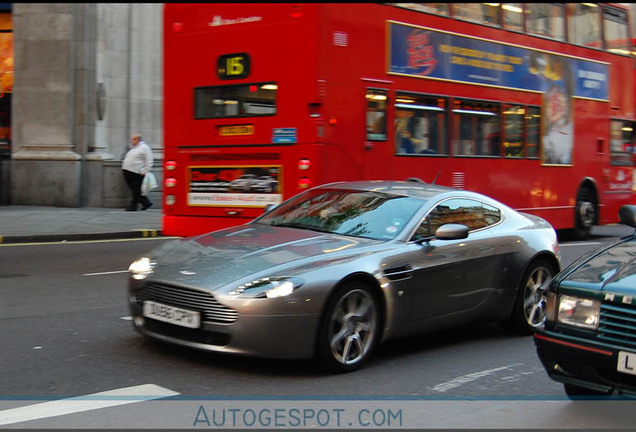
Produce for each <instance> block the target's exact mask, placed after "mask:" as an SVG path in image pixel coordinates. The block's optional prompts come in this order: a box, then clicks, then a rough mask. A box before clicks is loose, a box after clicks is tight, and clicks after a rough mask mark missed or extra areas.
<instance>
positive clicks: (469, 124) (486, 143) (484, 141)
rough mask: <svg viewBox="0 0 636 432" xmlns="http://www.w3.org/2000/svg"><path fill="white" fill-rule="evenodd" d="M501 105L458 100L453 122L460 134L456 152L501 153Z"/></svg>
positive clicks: (482, 154) (457, 139) (454, 144)
mask: <svg viewBox="0 0 636 432" xmlns="http://www.w3.org/2000/svg"><path fill="white" fill-rule="evenodd" d="M500 122H501V120H500V106H499V104H497V103H492V102H477V101H462V100H459V99H457V100H455V107H454V109H453V125H454V129H455V130H456V131H459V136H456V137H455V139H454V140H453V153H454V154H456V155H462V156H497V157H498V156H500V155H501V124H500Z"/></svg>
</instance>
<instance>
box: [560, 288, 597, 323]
mask: <svg viewBox="0 0 636 432" xmlns="http://www.w3.org/2000/svg"><path fill="white" fill-rule="evenodd" d="M600 315H601V303H600V302H599V301H597V300H591V299H586V298H581V297H573V296H567V295H563V296H560V297H559V303H558V308H557V321H558V322H560V323H563V324H568V325H571V326H575V327H582V328H586V329H590V330H596V329H597V328H598V321H599V317H600Z"/></svg>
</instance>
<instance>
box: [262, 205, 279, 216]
mask: <svg viewBox="0 0 636 432" xmlns="http://www.w3.org/2000/svg"><path fill="white" fill-rule="evenodd" d="M275 208H276V204H267V205H266V206H265V208H264V209H263V210H264V211H263V214H265V213H269V212H271V211H272V210H274V209H275Z"/></svg>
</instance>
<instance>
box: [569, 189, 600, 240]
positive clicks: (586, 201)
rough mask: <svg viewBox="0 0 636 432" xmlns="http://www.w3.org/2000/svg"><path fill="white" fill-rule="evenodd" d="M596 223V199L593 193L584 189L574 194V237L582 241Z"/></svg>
mask: <svg viewBox="0 0 636 432" xmlns="http://www.w3.org/2000/svg"><path fill="white" fill-rule="evenodd" d="M595 221H596V199H595V196H594V192H592V191H591V190H590V189H589V188H587V187H584V188H581V189H579V192H578V193H577V194H576V208H575V215H574V237H575V238H576V239H577V240H584V239H586V238H588V237H589V236H590V230H591V229H592V226H593V225H594V222H595Z"/></svg>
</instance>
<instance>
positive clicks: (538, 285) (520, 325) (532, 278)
mask: <svg viewBox="0 0 636 432" xmlns="http://www.w3.org/2000/svg"><path fill="white" fill-rule="evenodd" d="M555 274H556V272H555V270H554V267H553V266H552V265H551V264H550V263H549V262H548V261H547V260H545V259H540V260H537V261H534V262H533V263H532V264H531V265H530V267H528V269H527V270H526V272H525V274H524V275H523V278H521V282H520V283H519V288H518V291H517V298H516V300H515V305H514V309H513V312H512V316H511V317H510V319H509V321H508V322H507V323H506V324H508V327H510V328H511V329H512V330H514V331H516V332H518V333H521V334H523V335H529V334H533V333H534V331H535V329H536V328H537V327H539V326H540V325H542V324H543V323H544V322H545V308H546V300H547V297H546V296H547V292H548V286H549V284H550V281H551V280H552V278H553V277H554V275H555Z"/></svg>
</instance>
